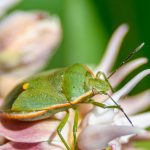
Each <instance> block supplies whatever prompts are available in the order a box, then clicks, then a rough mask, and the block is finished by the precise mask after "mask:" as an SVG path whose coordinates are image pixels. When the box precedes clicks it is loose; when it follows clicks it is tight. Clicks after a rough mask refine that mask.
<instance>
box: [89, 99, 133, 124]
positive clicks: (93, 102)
mask: <svg viewBox="0 0 150 150" xmlns="http://www.w3.org/2000/svg"><path fill="white" fill-rule="evenodd" d="M111 98H112V97H111ZM112 100H113V99H112ZM88 102H89V103H91V104H93V105H95V106H98V107H101V108H104V109H105V108H116V109H119V110H121V111H122V112H123V114H124V115H125V117H126V118H127V120H128V121H129V122H130V124H131V125H132V126H133V123H132V121H131V120H130V119H129V117H128V116H127V114H126V113H125V112H124V110H123V109H122V107H121V106H120V105H118V104H117V103H116V102H115V101H114V100H113V102H114V103H115V104H116V105H110V106H108V105H105V104H103V103H99V102H95V101H94V100H92V99H91V100H89V101H88Z"/></svg>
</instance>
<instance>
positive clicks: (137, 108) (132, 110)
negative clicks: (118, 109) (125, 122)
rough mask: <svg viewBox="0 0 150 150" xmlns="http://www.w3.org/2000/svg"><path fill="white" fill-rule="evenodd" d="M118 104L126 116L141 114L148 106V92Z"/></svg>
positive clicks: (149, 103) (149, 104) (149, 97)
mask: <svg viewBox="0 0 150 150" xmlns="http://www.w3.org/2000/svg"><path fill="white" fill-rule="evenodd" d="M120 104H121V106H122V108H123V109H124V110H125V112H126V113H127V114H128V115H132V114H136V113H138V112H141V111H143V110H145V109H146V108H148V107H149V106H150V90H147V91H144V92H142V93H140V94H137V95H135V96H129V97H127V98H126V99H125V100H122V101H121V102H120ZM133 106H134V107H133Z"/></svg>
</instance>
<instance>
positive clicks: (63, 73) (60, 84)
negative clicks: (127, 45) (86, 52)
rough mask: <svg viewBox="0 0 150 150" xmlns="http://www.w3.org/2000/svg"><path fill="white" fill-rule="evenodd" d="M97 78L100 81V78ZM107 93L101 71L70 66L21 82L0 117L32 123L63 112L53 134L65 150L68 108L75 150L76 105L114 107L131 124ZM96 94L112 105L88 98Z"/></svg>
mask: <svg viewBox="0 0 150 150" xmlns="http://www.w3.org/2000/svg"><path fill="white" fill-rule="evenodd" d="M141 47H142V46H141V45H140V46H139V47H138V48H137V49H135V50H134V51H133V52H132V53H131V55H130V56H129V57H127V59H125V62H127V61H128V60H129V58H131V57H132V55H133V54H134V53H135V51H137V50H139V49H140V48H141ZM123 64H124V63H123ZM120 66H122V64H121V65H120ZM101 75H102V76H103V78H104V79H101V78H100V76H101ZM111 75H112V74H111ZM109 77H110V76H109ZM109 90H113V89H112V87H111V85H110V83H109V82H108V78H107V77H106V76H105V75H104V74H103V73H102V72H98V73H97V74H96V75H94V74H93V73H92V71H91V70H90V69H89V68H88V67H87V66H85V65H83V64H74V65H72V66H70V67H67V68H62V69H57V70H53V71H48V72H45V73H40V74H38V75H35V76H33V77H30V78H28V79H26V80H24V81H23V82H22V83H20V84H19V85H18V86H17V87H15V88H14V89H13V90H12V91H11V92H10V94H9V95H8V96H7V98H6V100H5V102H4V104H3V105H2V107H1V112H0V115H2V116H4V117H7V118H12V119H18V120H22V121H35V120H41V119H45V118H48V117H50V116H52V115H54V114H56V113H57V112H61V111H66V115H65V117H64V119H63V120H62V121H61V122H60V125H59V126H58V127H57V132H58V135H59V137H60V138H61V140H62V142H63V143H64V145H65V146H66V148H67V150H70V146H69V145H68V144H67V142H66V141H65V139H64V138H63V136H62V134H61V131H62V129H63V127H64V126H65V124H66V122H67V120H68V117H69V111H68V109H70V108H73V109H74V110H75V117H74V126H73V136H74V149H76V132H77V126H78V112H77V110H76V108H77V104H79V103H91V104H93V105H95V106H99V107H102V108H118V109H120V110H121V111H122V112H123V113H124V115H125V116H126V118H127V119H128V120H129V122H130V123H131V124H132V122H131V121H130V119H129V118H128V116H127V115H126V114H125V112H124V111H123V109H122V108H121V107H120V106H119V105H118V104H117V103H116V102H115V101H114V100H113V99H112V98H111V96H110V95H109V94H108V93H107V92H108V91H109ZM96 94H105V95H108V96H109V97H110V98H111V100H112V101H113V102H114V103H115V106H106V105H105V104H102V103H99V102H95V101H94V100H92V97H93V96H94V95H96Z"/></svg>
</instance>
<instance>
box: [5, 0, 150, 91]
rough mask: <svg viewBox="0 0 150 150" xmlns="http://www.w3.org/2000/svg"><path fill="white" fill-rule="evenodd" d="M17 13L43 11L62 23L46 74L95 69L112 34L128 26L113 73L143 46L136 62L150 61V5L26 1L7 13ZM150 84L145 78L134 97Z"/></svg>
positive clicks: (129, 0) (134, 0)
mask: <svg viewBox="0 0 150 150" xmlns="http://www.w3.org/2000/svg"><path fill="white" fill-rule="evenodd" d="M14 10H26V11H28V10H44V11H47V12H48V13H49V14H53V15H56V16H59V18H60V19H61V23H62V29H63V39H62V42H61V44H60V45H59V47H58V48H57V52H56V53H55V55H54V56H53V58H52V59H51V60H50V61H49V63H48V65H47V66H46V68H45V70H47V69H51V68H56V67H57V68H58V67H64V66H67V65H70V64H73V63H77V62H79V63H84V64H94V65H96V64H97V63H98V62H99V60H100V58H102V56H103V53H104V51H105V48H106V45H107V43H108V40H109V38H110V36H111V34H112V33H113V31H114V30H115V29H116V28H117V27H118V26H119V25H120V24H122V23H127V24H128V25H129V27H130V31H129V33H128V35H127V36H126V38H125V41H124V42H123V45H122V47H121V51H120V54H119V57H118V59H117V63H116V65H115V66H114V69H115V68H116V67H117V66H118V65H119V64H120V63H121V62H122V61H123V59H124V58H125V57H126V56H127V55H128V54H129V52H131V51H132V50H133V49H134V48H135V47H137V46H138V45H139V44H140V43H142V42H145V43H146V45H145V46H144V48H143V50H141V51H140V52H139V53H138V54H136V56H134V58H136V57H141V56H145V57H147V58H148V59H150V40H149V37H150V28H149V27H150V18H149V15H148V14H150V1H146V0H143V1H137V0H121V1H120V0H113V1H111V0H23V1H21V2H20V3H19V4H18V5H17V6H15V7H14V8H13V9H11V10H10V11H9V12H8V13H11V12H12V11H14ZM149 66H150V63H148V64H147V65H144V66H143V67H140V68H139V69H137V70H136V71H134V73H133V74H131V75H130V76H129V77H128V78H127V79H126V80H125V81H124V82H123V83H122V84H124V83H126V82H127V81H128V80H129V79H131V77H133V76H134V75H135V74H137V73H138V72H139V71H141V70H143V69H146V68H148V67H149ZM149 83H150V78H149V77H147V78H145V79H144V80H143V82H141V83H140V84H139V85H138V86H137V87H136V88H135V89H134V90H133V92H132V93H131V94H134V93H137V92H139V91H143V90H145V89H147V88H149Z"/></svg>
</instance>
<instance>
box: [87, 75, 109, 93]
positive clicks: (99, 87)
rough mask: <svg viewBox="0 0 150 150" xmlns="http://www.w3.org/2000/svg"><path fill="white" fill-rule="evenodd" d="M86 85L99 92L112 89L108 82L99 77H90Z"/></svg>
mask: <svg viewBox="0 0 150 150" xmlns="http://www.w3.org/2000/svg"><path fill="white" fill-rule="evenodd" d="M86 86H87V87H88V89H90V90H95V91H96V92H97V93H106V92H107V91H108V90H110V86H109V84H108V82H107V81H106V80H102V79H100V78H99V77H96V78H90V79H88V81H87V82H86Z"/></svg>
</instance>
